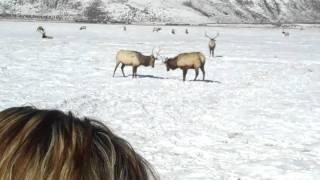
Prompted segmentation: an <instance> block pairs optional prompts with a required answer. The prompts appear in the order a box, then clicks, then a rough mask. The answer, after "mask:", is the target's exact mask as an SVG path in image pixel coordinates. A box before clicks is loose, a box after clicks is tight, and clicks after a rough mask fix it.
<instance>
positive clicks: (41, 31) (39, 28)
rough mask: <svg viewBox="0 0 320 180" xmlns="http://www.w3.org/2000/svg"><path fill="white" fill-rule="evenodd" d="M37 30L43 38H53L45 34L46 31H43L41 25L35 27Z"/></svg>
mask: <svg viewBox="0 0 320 180" xmlns="http://www.w3.org/2000/svg"><path fill="white" fill-rule="evenodd" d="M37 31H38V32H40V33H41V34H42V38H44V39H53V37H52V36H47V35H46V31H45V29H44V28H43V27H42V26H39V27H38V28H37Z"/></svg>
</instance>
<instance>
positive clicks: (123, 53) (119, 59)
mask: <svg viewBox="0 0 320 180" xmlns="http://www.w3.org/2000/svg"><path fill="white" fill-rule="evenodd" d="M153 51H154V49H153V50H152V54H151V55H150V56H145V55H143V54H142V53H140V52H137V51H130V50H120V51H118V53H117V55H116V67H115V68H114V71H113V77H114V75H115V73H116V70H117V68H118V66H119V64H122V65H121V71H122V75H123V77H125V74H124V71H123V70H124V67H125V66H132V78H136V77H137V69H138V67H139V66H140V65H143V66H152V68H154V63H155V60H156V59H157V57H158V56H159V53H160V50H159V52H158V54H157V55H154V52H153Z"/></svg>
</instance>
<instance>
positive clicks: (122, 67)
mask: <svg viewBox="0 0 320 180" xmlns="http://www.w3.org/2000/svg"><path fill="white" fill-rule="evenodd" d="M125 66H126V65H124V64H122V66H121V71H122V75H123V77H126V75H125V74H124V71H123V69H124V67H125Z"/></svg>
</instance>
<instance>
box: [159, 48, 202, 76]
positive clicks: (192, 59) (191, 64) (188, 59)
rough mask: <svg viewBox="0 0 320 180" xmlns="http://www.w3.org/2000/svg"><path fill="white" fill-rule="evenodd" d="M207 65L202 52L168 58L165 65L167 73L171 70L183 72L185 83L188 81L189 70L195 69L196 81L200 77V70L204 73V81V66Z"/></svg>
mask: <svg viewBox="0 0 320 180" xmlns="http://www.w3.org/2000/svg"><path fill="white" fill-rule="evenodd" d="M205 63H206V58H205V56H204V55H203V54H202V53H201V52H189V53H182V54H178V55H177V56H175V57H173V58H166V60H165V61H164V64H165V65H166V68H167V71H170V69H172V70H175V69H177V68H180V69H182V71H183V81H185V80H186V75H187V72H188V69H194V70H195V72H196V74H195V77H194V80H197V77H198V75H199V69H201V71H202V79H203V80H204V79H205V74H206V72H205V70H204V65H205Z"/></svg>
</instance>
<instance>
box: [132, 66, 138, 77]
mask: <svg viewBox="0 0 320 180" xmlns="http://www.w3.org/2000/svg"><path fill="white" fill-rule="evenodd" d="M136 73H137V66H133V67H132V78H135V77H136V76H137V74H136Z"/></svg>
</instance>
